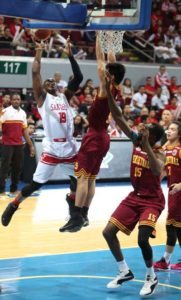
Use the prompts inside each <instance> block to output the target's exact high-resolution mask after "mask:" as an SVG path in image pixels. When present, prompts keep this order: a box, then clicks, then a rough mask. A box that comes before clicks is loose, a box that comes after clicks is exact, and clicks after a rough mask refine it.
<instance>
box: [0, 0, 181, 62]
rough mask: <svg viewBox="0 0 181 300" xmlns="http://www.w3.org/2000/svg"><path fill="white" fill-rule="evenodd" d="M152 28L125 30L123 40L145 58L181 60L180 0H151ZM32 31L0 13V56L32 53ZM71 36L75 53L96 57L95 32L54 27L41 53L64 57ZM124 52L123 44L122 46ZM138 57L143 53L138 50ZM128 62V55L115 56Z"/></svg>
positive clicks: (53, 56)
mask: <svg viewBox="0 0 181 300" xmlns="http://www.w3.org/2000/svg"><path fill="white" fill-rule="evenodd" d="M152 5H153V7H152V16H151V27H150V29H149V30H146V31H139V32H126V33H125V35H124V39H125V40H128V41H131V43H132V44H133V45H136V46H137V47H138V48H141V50H142V51H144V52H145V53H149V54H150V55H149V56H146V57H147V58H146V59H147V60H148V61H149V58H150V59H151V57H153V59H151V60H150V61H153V60H154V61H156V62H158V63H174V64H180V63H181V2H180V1H179V0H162V1H160V0H153V4H152ZM33 35H34V33H33V31H32V30H31V29H25V28H23V24H22V19H20V18H9V17H3V16H0V55H12V54H13V55H24V56H34V46H33V41H32V38H33ZM68 35H70V38H71V41H72V44H73V45H75V47H74V54H75V55H76V57H77V58H79V59H95V32H89V31H87V32H86V31H65V30H62V31H61V30H55V31H52V35H51V37H50V39H49V40H48V43H47V48H46V49H45V52H44V56H45V57H52V58H59V57H61V58H64V54H63V52H62V46H63V45H64V40H63V39H62V37H63V38H67V37H68ZM124 46H125V47H124V49H125V52H126V51H127V46H126V44H125V45H124ZM137 55H138V57H139V59H140V60H145V56H144V55H140V54H139V53H137ZM118 59H120V60H127V61H129V59H131V58H129V55H128V54H127V56H126V55H118Z"/></svg>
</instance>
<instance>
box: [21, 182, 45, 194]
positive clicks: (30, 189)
mask: <svg viewBox="0 0 181 300" xmlns="http://www.w3.org/2000/svg"><path fill="white" fill-rule="evenodd" d="M42 185H43V184H42V183H39V182H35V181H32V183H30V184H28V185H26V186H25V187H24V188H23V189H22V191H21V193H22V196H23V197H28V196H30V195H31V194H32V193H33V192H35V191H37V190H39V188H41V186H42Z"/></svg>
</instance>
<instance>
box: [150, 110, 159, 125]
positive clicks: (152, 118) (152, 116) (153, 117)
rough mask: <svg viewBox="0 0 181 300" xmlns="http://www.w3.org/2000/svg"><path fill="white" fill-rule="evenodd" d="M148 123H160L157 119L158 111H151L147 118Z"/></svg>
mask: <svg viewBox="0 0 181 300" xmlns="http://www.w3.org/2000/svg"><path fill="white" fill-rule="evenodd" d="M147 123H148V124H149V123H158V120H157V117H156V111H155V110H154V109H151V110H150V112H149V115H148V118H147Z"/></svg>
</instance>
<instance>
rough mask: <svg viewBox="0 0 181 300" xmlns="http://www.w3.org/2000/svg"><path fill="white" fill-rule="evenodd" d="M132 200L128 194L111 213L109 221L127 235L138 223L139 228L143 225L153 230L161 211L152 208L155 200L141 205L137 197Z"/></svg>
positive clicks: (131, 196)
mask: <svg viewBox="0 0 181 300" xmlns="http://www.w3.org/2000/svg"><path fill="white" fill-rule="evenodd" d="M133 198H134V197H133V195H130V194H129V195H128V196H127V197H126V198H125V199H124V200H123V201H122V202H121V203H120V204H119V206H118V207H117V208H116V210H115V211H114V212H113V214H112V216H111V218H110V220H109V221H110V222H111V223H113V224H114V225H115V226H116V227H117V228H118V229H119V230H120V231H122V232H124V233H125V234H127V235H130V233H131V232H132V231H133V229H134V228H135V226H136V224H137V223H139V226H141V225H145V226H150V227H152V228H153V229H155V225H156V222H157V219H158V218H159V216H160V214H161V211H162V209H161V208H159V207H158V208H157V207H156V206H153V207H152V203H153V202H155V200H156V198H151V200H148V199H146V201H145V202H148V203H142V202H143V201H140V203H139V197H138V196H135V198H134V199H133ZM141 200H143V199H141ZM134 201H135V202H134ZM158 201H159V199H158Z"/></svg>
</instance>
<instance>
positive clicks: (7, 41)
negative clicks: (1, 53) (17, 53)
mask: <svg viewBox="0 0 181 300" xmlns="http://www.w3.org/2000/svg"><path fill="white" fill-rule="evenodd" d="M12 41H13V37H12V34H11V32H10V29H9V27H7V26H6V27H5V28H4V34H3V35H2V36H0V49H11V48H12Z"/></svg>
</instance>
